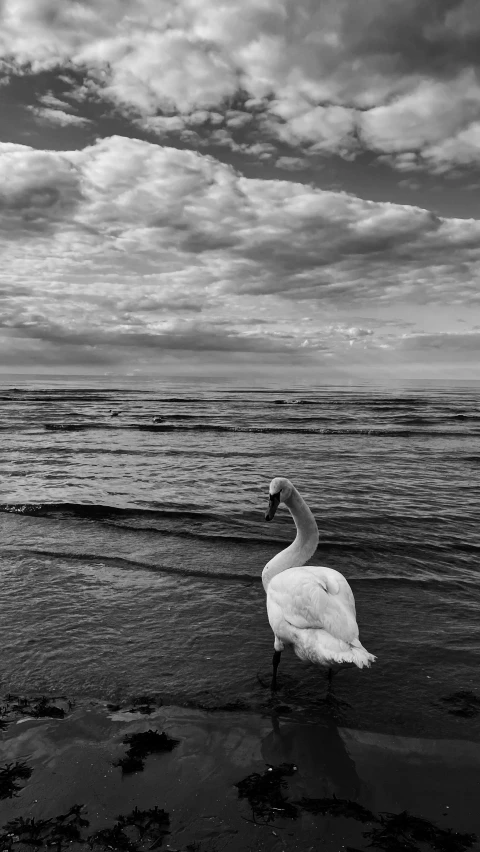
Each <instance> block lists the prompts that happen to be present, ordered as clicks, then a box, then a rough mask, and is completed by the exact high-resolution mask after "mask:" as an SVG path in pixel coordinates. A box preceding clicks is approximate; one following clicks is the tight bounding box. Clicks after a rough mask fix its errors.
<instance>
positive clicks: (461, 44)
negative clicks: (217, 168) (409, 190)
mask: <svg viewBox="0 0 480 852" xmlns="http://www.w3.org/2000/svg"><path fill="white" fill-rule="evenodd" d="M479 46H480V32H479V28H478V11H477V8H476V5H475V0H463V1H462V0H437V2H435V3H433V2H432V0H405V2H404V3H399V2H397V0H323V2H322V3H318V2H316V0H295V2H293V0H262V1H261V2H257V0H255V2H253V0H246V2H245V0H242V2H240V0H230V2H229V3H228V4H223V5H222V6H221V8H219V7H218V3H215V2H214V0H202V2H200V3H193V2H191V0H178V2H176V3H170V2H165V3H158V2H156V0H124V2H122V3H118V4H111V3H107V2H106V0H91V2H89V3H88V4H87V3H78V2H76V0H64V2H62V3H61V4H60V5H59V3H58V2H57V0H42V2H37V0H4V3H3V5H2V11H1V12H0V61H1V58H2V56H3V59H4V61H5V63H6V65H8V67H9V68H10V70H11V72H12V73H15V72H17V73H30V72H32V71H33V72H38V71H41V70H46V69H47V70H51V69H55V68H57V69H59V70H61V71H62V76H63V79H71V80H72V81H73V80H74V79H75V78H74V77H71V78H69V77H68V74H67V75H65V69H68V68H70V69H77V70H78V69H81V70H82V71H83V72H85V74H86V76H85V81H84V83H83V85H82V86H80V87H78V88H77V91H76V92H75V86H77V84H76V83H75V82H72V86H73V87H74V90H73V91H72V93H71V94H72V95H73V96H75V95H76V96H77V97H78V100H79V102H82V101H83V100H85V99H88V98H90V97H92V96H93V97H98V98H103V99H107V100H109V101H111V102H113V103H114V104H116V105H117V107H118V109H119V110H120V111H122V110H123V111H124V113H125V115H126V116H127V117H128V118H135V120H137V121H139V122H144V123H146V124H148V125H149V126H150V127H151V128H152V130H153V132H157V133H158V134H165V133H169V134H171V133H173V134H175V133H178V134H180V138H181V141H183V142H184V143H185V144H188V142H189V139H190V142H191V144H192V145H193V146H195V145H197V144H198V139H197V138H196V137H193V136H191V137H188V136H185V135H183V136H182V134H185V132H186V131H188V129H189V128H190V132H193V131H192V127H193V128H194V127H195V126H196V120H195V119H194V118H193V116H197V117H199V116H202V115H203V116H206V118H205V122H206V128H204V131H202V132H204V135H205V136H207V137H209V136H210V135H211V136H212V143H213V144H215V145H223V146H225V147H227V148H230V149H231V150H233V151H237V152H239V151H242V150H243V149H242V144H247V148H248V153H249V154H251V153H252V145H254V144H255V143H256V142H258V141H264V142H265V141H269V142H270V143H272V142H273V144H275V145H288V146H291V147H292V148H293V149H294V151H293V152H292V156H293V155H295V156H301V155H302V153H304V152H306V151H308V152H317V153H321V154H323V155H325V154H337V155H340V156H342V157H345V158H347V159H351V158H354V157H355V156H357V155H358V154H359V153H360V152H361V151H362V150H364V149H365V148H367V149H369V150H371V151H373V152H375V153H378V154H379V155H382V154H389V155H390V160H389V162H391V163H392V164H394V165H397V166H398V165H399V164H400V163H401V162H405V161H402V160H401V159H400V157H401V156H402V155H406V154H411V155H415V156H416V157H417V165H418V167H419V168H422V169H427V170H431V171H433V172H435V171H438V170H446V169H448V168H451V167H454V166H463V167H468V166H470V165H471V164H472V163H473V162H478V151H479V140H478V133H477V127H478V124H479V122H480V82H479V77H478V67H479V59H478V57H479V55H480V52H479ZM240 95H241V97H240ZM44 106H45V109H47V110H48V109H52V108H55V109H56V108H57V107H58V106H59V104H55V105H54V104H52V103H51V104H47V105H44ZM56 111H58V112H59V113H61V111H62V108H61V107H60V110H57V109H56ZM63 111H64V113H65V115H71V113H70V112H69V111H68V109H67V110H65V109H64V110H63ZM160 113H161V114H160ZM213 115H217V116H220V119H221V121H223V122H224V123H225V126H224V127H222V128H219V127H218V126H217V130H215V128H214V124H213V123H212V116H213ZM208 116H210V118H208ZM42 117H43V120H47V121H57V123H60V124H62V122H63V123H64V124H66V123H67V121H68V119H66V118H65V117H64V116H63V117H60V115H57V116H55V117H54V116H52V114H50V113H45V112H44V113H43V114H42ZM74 120H75V119H74V117H73V116H72V117H71V118H70V120H69V121H70V123H73V122H74ZM76 120H77V123H78V121H80V120H81V119H80V118H78V119H76ZM199 120H200V124H201V123H202V119H199ZM259 134H260V136H261V139H259V138H258V135H259ZM242 136H243V138H242ZM245 137H248V138H245ZM200 138H201V139H202V138H203V136H200ZM236 146H240V147H239V148H237V147H236ZM295 149H296V150H295ZM286 156H288V153H287V154H286Z"/></svg>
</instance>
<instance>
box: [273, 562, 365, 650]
mask: <svg viewBox="0 0 480 852" xmlns="http://www.w3.org/2000/svg"><path fill="white" fill-rule="evenodd" d="M267 594H268V598H269V599H270V600H271V602H272V603H273V604H274V605H275V607H278V608H279V609H280V610H281V612H282V615H283V618H284V619H285V621H287V622H288V623H289V624H291V625H292V626H293V627H297V628H299V629H308V628H310V629H312V628H313V629H320V630H326V631H327V632H328V633H330V635H331V636H335V637H336V638H337V639H342V640H343V641H344V642H351V641H353V640H354V639H357V638H358V627H357V622H356V617H355V601H354V597H353V594H352V590H351V589H350V586H349V585H348V583H347V581H346V580H345V577H343V576H342V575H341V574H339V573H338V572H337V571H333V570H332V569H331V568H321V567H317V566H310V565H309V566H306V567H302V568H289V569H288V570H287V571H282V573H281V574H277V575H276V576H275V577H273V578H272V580H271V581H270V583H269V585H268V590H267ZM277 611H278V610H277Z"/></svg>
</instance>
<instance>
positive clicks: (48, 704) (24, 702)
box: [0, 693, 74, 729]
mask: <svg viewBox="0 0 480 852" xmlns="http://www.w3.org/2000/svg"><path fill="white" fill-rule="evenodd" d="M4 701H5V703H4V704H3V705H2V707H1V709H0V716H3V717H5V716H7V715H8V714H10V715H12V716H13V718H15V717H17V716H33V718H34V719H42V718H51V719H63V718H64V717H65V714H66V712H67V711H66V710H65V708H64V707H59V706H58V704H57V703H55V702H58V701H62V702H63V703H64V704H66V705H67V708H68V710H71V709H72V708H73V707H74V702H73V701H70V700H69V699H68V698H66V697H65V696H60V697H58V698H50V699H49V698H47V697H46V696H45V695H43V696H41V697H40V698H24V697H21V696H19V695H12V693H8V695H6V696H5V699H4ZM11 721H13V719H11V718H10V719H0V729H2V728H5V726H6V724H8V722H11Z"/></svg>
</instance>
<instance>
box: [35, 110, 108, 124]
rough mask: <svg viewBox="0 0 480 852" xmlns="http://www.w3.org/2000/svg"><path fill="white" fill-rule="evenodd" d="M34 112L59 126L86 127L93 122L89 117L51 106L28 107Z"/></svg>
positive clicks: (46, 121)
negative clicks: (51, 107)
mask: <svg viewBox="0 0 480 852" xmlns="http://www.w3.org/2000/svg"><path fill="white" fill-rule="evenodd" d="M27 109H28V110H30V112H32V113H33V115H34V116H35V118H37V119H38V121H40V122H45V123H46V124H54V125H56V126H58V127H70V126H71V125H74V126H75V127H86V126H87V125H89V124H91V123H92V122H91V121H90V119H88V118H82V117H81V116H79V115H73V114H72V113H70V112H65V110H63V109H50V107H33V106H28V107H27Z"/></svg>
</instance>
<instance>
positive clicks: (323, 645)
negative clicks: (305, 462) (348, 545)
mask: <svg viewBox="0 0 480 852" xmlns="http://www.w3.org/2000/svg"><path fill="white" fill-rule="evenodd" d="M280 503H285V505H286V507H287V509H288V510H289V512H290V514H291V515H292V517H293V520H294V521H295V525H296V527H297V536H296V538H295V541H294V542H293V543H292V544H291V545H289V547H286V548H285V549H284V550H282V551H280V553H277V555H276V556H274V557H273V559H271V560H270V562H267V564H266V565H265V568H264V569H263V571H262V582H263V587H264V589H265V591H266V593H267V613H268V620H269V622H270V627H271V628H272V630H273V632H274V634H275V642H274V648H275V652H274V654H273V678H272V689H276V686H277V668H278V664H279V662H280V654H281V652H282V651H283V649H284V647H285V645H292V646H293V649H294V651H295V653H296V655H297V656H298V657H300V659H301V660H309V661H310V662H312V663H316V664H317V665H320V666H323V667H324V668H327V669H329V677H330V678H331V674H332V671H333V670H334V669H337V670H338V669H339V668H341V667H342V666H345V665H350V666H351V665H354V666H358V668H359V669H362V668H363V667H364V666H367V667H368V666H370V663H372V662H374V660H375V657H374V656H373V654H369V653H368V651H367V650H366V649H365V648H364V647H363V645H362V644H361V643H360V640H359V638H358V626H357V620H356V613H355V599H354V597H353V593H352V590H351V588H350V586H349V585H348V583H347V581H346V579H345V577H344V576H343V574H340V573H339V572H338V571H334V570H333V568H325V567H320V566H316V565H307V566H305V563H306V562H307V561H308V560H309V559H310V557H311V556H313V554H314V553H315V551H316V549H317V544H318V528H317V524H316V521H315V518H314V517H313V515H312V513H311V511H310V509H309V508H308V506H307V504H306V503H305V501H304V500H303V499H302V497H300V494H299V493H298V491H297V489H296V488H294V486H293V485H292V483H291V482H290V480H288V479H285V478H284V477H276V478H275V479H272V481H271V483H270V500H269V505H268V511H267V514H266V515H265V520H267V521H271V520H272V518H273V517H274V515H275V512H276V510H277V507H278V506H279V504H280ZM302 566H305V567H302Z"/></svg>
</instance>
